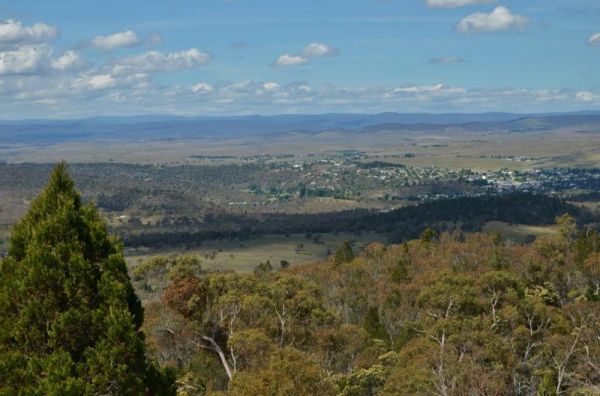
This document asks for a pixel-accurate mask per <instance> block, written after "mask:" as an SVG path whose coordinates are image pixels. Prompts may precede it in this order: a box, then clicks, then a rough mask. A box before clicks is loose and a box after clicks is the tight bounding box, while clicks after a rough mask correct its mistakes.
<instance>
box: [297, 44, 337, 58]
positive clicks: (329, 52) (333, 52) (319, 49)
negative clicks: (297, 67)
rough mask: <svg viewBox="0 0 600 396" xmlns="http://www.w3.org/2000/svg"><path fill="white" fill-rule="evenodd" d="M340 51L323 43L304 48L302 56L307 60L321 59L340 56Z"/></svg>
mask: <svg viewBox="0 0 600 396" xmlns="http://www.w3.org/2000/svg"><path fill="white" fill-rule="evenodd" d="M339 54H340V51H339V50H338V49H337V48H332V47H330V46H328V45H327V44H323V43H311V44H309V45H307V46H306V47H305V48H304V51H302V55H303V56H304V57H306V58H309V59H313V58H320V57H323V56H338V55H339Z"/></svg>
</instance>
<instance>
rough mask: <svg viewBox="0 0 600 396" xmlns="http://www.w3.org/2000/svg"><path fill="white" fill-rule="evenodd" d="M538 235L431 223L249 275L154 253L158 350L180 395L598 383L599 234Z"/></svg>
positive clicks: (553, 389) (566, 389) (149, 324)
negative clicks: (389, 239) (391, 238)
mask: <svg viewBox="0 0 600 396" xmlns="http://www.w3.org/2000/svg"><path fill="white" fill-rule="evenodd" d="M557 229H558V230H559V232H558V233H556V234H551V235H546V236H542V237H539V238H538V239H537V240H536V241H535V242H534V243H533V244H532V245H513V244H510V243H505V242H504V241H503V239H502V237H501V236H500V235H499V234H497V233H492V234H480V233H472V234H462V233H460V232H453V233H444V234H442V235H440V236H438V235H437V233H436V232H435V231H434V230H432V229H427V230H425V231H424V232H423V234H422V236H421V238H420V239H417V240H412V241H410V242H407V243H404V244H400V245H389V246H384V245H382V244H378V243H374V244H371V245H370V246H368V247H367V248H366V249H365V250H364V251H362V252H353V250H352V246H351V245H350V244H345V245H344V246H342V247H341V248H340V249H339V250H338V251H337V252H336V253H335V254H333V255H332V256H331V257H330V258H329V259H328V260H327V261H324V262H320V263H316V264H312V265H306V266H299V267H295V268H291V269H288V270H281V271H276V270H274V268H273V266H272V265H271V264H270V263H263V264H261V265H259V266H257V268H256V270H255V271H254V273H253V274H239V273H233V272H216V273H215V272H204V271H202V268H201V263H200V261H199V260H198V259H196V258H194V257H179V258H171V259H170V260H158V259H154V260H153V261H151V262H148V263H147V265H146V267H145V268H144V269H138V271H137V272H136V273H135V276H136V279H137V281H136V284H138V285H140V284H141V283H143V282H144V281H145V280H147V279H148V278H154V277H156V276H161V277H162V278H163V279H164V280H165V281H164V283H163V287H160V288H158V289H156V290H155V293H157V294H158V295H160V296H161V300H160V301H155V302H153V303H151V304H149V305H148V306H147V314H148V315H147V320H146V323H145V329H146V332H147V334H148V335H149V342H150V345H151V348H152V350H154V352H155V353H156V356H157V357H158V359H159V360H160V361H161V362H162V363H163V364H165V365H169V366H172V367H175V368H177V370H178V372H179V382H178V384H179V390H180V393H181V394H186V395H203V394H208V395H345V396H349V395H354V396H359V395H360V396H362V395H365V396H368V395H514V394H519V395H558V394H571V395H587V394H589V395H591V394H598V392H600V371H599V370H598V369H599V368H600V338H599V336H600V315H599V314H600V303H599V302H600V239H599V237H598V234H597V233H596V232H594V231H590V230H587V229H585V230H582V229H577V226H576V225H575V223H574V221H573V219H572V218H571V217H570V216H562V217H559V218H558V219H557Z"/></svg>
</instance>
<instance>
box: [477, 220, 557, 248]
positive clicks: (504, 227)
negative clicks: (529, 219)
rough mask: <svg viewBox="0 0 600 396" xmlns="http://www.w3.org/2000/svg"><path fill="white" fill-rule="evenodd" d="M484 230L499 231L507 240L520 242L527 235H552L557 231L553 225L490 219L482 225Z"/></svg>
mask: <svg viewBox="0 0 600 396" xmlns="http://www.w3.org/2000/svg"><path fill="white" fill-rule="evenodd" d="M483 231H484V232H492V231H499V232H500V233H502V235H503V236H504V238H506V239H507V240H510V241H513V242H517V243H522V242H524V241H525V240H526V239H527V237H528V236H530V235H534V236H535V237H539V236H543V235H554V234H556V233H558V230H557V229H556V227H555V226H547V227H543V226H530V225H525V224H508V223H504V222H501V221H490V222H488V223H487V224H485V225H484V226H483Z"/></svg>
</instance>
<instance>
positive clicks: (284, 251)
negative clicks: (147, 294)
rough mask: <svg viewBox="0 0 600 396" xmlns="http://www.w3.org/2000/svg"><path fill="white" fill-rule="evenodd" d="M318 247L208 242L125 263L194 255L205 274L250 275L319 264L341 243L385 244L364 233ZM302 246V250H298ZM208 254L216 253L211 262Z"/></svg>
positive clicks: (288, 242) (278, 240)
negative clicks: (268, 268)
mask: <svg viewBox="0 0 600 396" xmlns="http://www.w3.org/2000/svg"><path fill="white" fill-rule="evenodd" d="M319 235H320V236H321V240H322V243H315V242H313V241H312V240H309V239H307V238H306V236H305V235H290V236H289V237H285V236H283V235H265V236H263V237H260V238H255V239H251V240H248V241H211V242H206V243H204V244H203V246H202V247H201V248H199V249H193V250H177V249H169V250H156V251H148V252H144V251H137V252H128V254H127V262H128V263H129V265H130V267H132V268H133V267H135V266H137V265H139V264H140V263H141V262H143V261H145V260H147V259H148V258H150V257H153V256H161V255H162V256H168V255H171V254H197V255H199V256H200V257H201V259H202V266H203V268H205V269H208V270H234V271H240V272H249V271H252V270H253V269H254V268H255V267H256V266H257V265H258V264H260V263H261V262H266V261H267V260H269V261H270V262H271V265H273V268H275V269H277V268H279V267H280V263H281V261H282V260H286V261H288V262H289V263H290V265H292V266H294V265H302V264H307V263H311V262H315V261H320V260H323V259H325V258H326V257H327V252H328V251H332V252H334V251H335V250H336V249H337V248H338V247H339V246H341V244H342V243H343V242H344V241H345V240H350V241H353V242H354V243H355V244H354V246H355V249H356V250H360V249H362V248H363V247H365V246H366V245H368V244H369V243H371V242H376V241H378V242H382V243H385V242H386V238H385V237H384V236H382V235H378V234H372V233H369V234H367V233H365V234H362V235H360V236H356V235H351V234H338V235H334V234H319ZM300 244H302V245H303V246H302V248H300ZM211 253H216V255H215V256H214V258H212V257H211Z"/></svg>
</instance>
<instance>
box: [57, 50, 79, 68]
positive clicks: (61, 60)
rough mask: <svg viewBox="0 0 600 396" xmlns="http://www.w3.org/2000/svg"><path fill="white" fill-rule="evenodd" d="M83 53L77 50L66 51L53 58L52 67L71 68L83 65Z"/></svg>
mask: <svg viewBox="0 0 600 396" xmlns="http://www.w3.org/2000/svg"><path fill="white" fill-rule="evenodd" d="M83 63H84V62H83V59H82V58H81V55H79V53H77V52H75V51H66V52H65V53H64V54H62V55H61V56H59V57H58V58H56V59H53V60H52V67H53V68H54V69H56V70H61V71H65V70H70V69H76V68H79V67H81V66H83Z"/></svg>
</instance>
